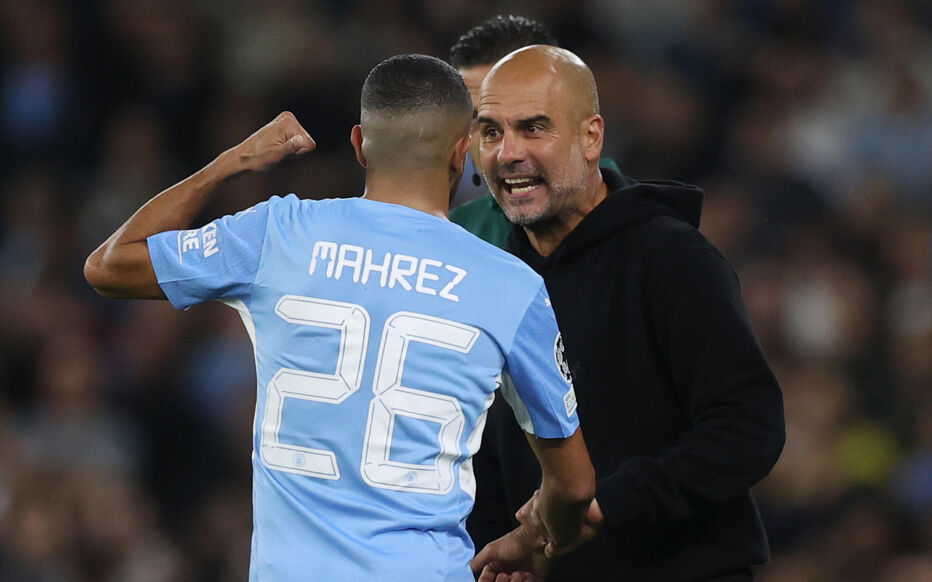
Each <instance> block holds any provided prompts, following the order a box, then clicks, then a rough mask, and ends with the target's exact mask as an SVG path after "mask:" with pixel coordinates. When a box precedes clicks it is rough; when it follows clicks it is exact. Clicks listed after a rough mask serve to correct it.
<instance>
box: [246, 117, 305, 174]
mask: <svg viewBox="0 0 932 582" xmlns="http://www.w3.org/2000/svg"><path fill="white" fill-rule="evenodd" d="M316 147H317V144H316V143H315V142H314V140H313V139H312V138H311V135H310V134H309V133H308V132H307V130H306V129H304V128H303V127H301V124H300V123H298V120H297V118H296V117H295V116H294V114H293V113H291V112H290V111H283V112H281V113H279V114H278V117H276V118H275V119H273V120H272V121H270V122H269V123H267V124H266V125H265V126H263V127H262V128H260V129H259V130H258V131H257V132H255V133H254V134H252V135H251V136H249V137H247V138H246V139H245V140H243V142H242V143H240V144H239V145H237V146H236V147H234V148H233V150H232V153H234V154H235V155H234V158H235V159H236V161H237V163H238V164H239V165H240V169H242V170H252V171H254V172H263V171H265V170H268V169H269V168H271V167H272V166H275V165H276V164H278V163H279V162H281V161H282V160H284V159H285V158H287V157H290V156H300V155H303V154H306V153H307V152H309V151H312V150H314V149H315V148H316Z"/></svg>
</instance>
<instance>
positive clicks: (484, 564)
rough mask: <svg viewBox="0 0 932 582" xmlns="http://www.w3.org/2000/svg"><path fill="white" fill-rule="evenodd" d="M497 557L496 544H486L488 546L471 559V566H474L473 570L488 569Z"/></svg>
mask: <svg viewBox="0 0 932 582" xmlns="http://www.w3.org/2000/svg"><path fill="white" fill-rule="evenodd" d="M497 557H498V556H497V554H496V552H495V548H494V546H493V545H492V544H486V546H485V547H484V548H482V550H481V551H480V552H479V553H478V554H476V555H475V556H473V559H472V560H470V561H469V567H470V568H472V571H473V572H478V571H479V570H487V569H488V566H489V565H491V564H494V563H495V559H496V558H497Z"/></svg>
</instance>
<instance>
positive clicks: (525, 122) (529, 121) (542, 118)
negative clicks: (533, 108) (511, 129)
mask: <svg viewBox="0 0 932 582" xmlns="http://www.w3.org/2000/svg"><path fill="white" fill-rule="evenodd" d="M550 121H551V119H550V117H548V116H546V115H544V114H543V113H539V114H537V115H534V116H532V117H525V118H524V119H519V120H517V121H516V122H515V125H517V126H518V127H527V126H529V125H533V124H535V123H540V122H543V123H544V124H549V123H550Z"/></svg>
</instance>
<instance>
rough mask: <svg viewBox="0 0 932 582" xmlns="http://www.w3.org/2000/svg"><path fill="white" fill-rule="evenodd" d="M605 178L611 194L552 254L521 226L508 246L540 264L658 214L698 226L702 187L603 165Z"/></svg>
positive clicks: (595, 242) (575, 251) (532, 261)
mask: <svg viewBox="0 0 932 582" xmlns="http://www.w3.org/2000/svg"><path fill="white" fill-rule="evenodd" d="M602 179H603V180H604V181H605V184H606V185H607V186H608V190H609V194H608V197H607V198H606V199H605V200H603V201H602V202H601V203H600V204H599V205H598V206H596V207H595V208H593V209H592V212H590V213H589V214H587V215H586V217H585V218H583V219H582V221H581V222H580V223H579V224H578V225H577V226H576V228H575V229H573V231H572V232H571V233H570V234H568V235H567V236H566V238H565V239H563V242H561V243H560V245H559V246H558V247H557V248H556V249H555V250H554V252H553V253H552V254H551V255H550V256H548V257H541V256H540V255H538V254H537V252H536V251H534V249H533V247H531V244H530V242H528V239H527V235H526V234H525V233H524V230H523V229H521V228H514V229H512V232H511V237H510V239H509V246H511V248H514V249H517V250H518V253H517V254H518V256H520V257H521V258H522V259H524V260H525V261H527V262H529V263H531V266H532V267H534V268H537V267H538V266H543V265H544V263H552V262H553V261H557V260H560V259H562V258H565V257H567V256H571V255H573V254H575V253H577V252H579V251H581V250H583V249H586V248H588V247H590V246H592V245H595V244H598V243H599V242H600V241H602V240H604V239H605V238H608V237H610V236H614V235H616V234H618V233H619V232H622V231H625V230H627V229H629V228H631V227H633V226H635V225H637V224H639V223H642V222H644V221H647V220H650V219H652V218H654V217H657V216H668V217H671V218H674V219H676V220H680V221H683V222H686V223H689V224H690V225H692V226H693V227H694V228H699V218H700V216H701V215H702V199H703V193H702V190H701V189H700V188H699V187H697V186H692V185H690V184H683V183H681V182H675V181H672V180H656V181H638V180H633V179H631V178H628V177H627V176H624V175H622V174H621V173H619V172H615V171H613V170H610V169H605V168H602ZM534 263H537V264H534Z"/></svg>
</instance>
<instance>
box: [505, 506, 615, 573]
mask: <svg viewBox="0 0 932 582" xmlns="http://www.w3.org/2000/svg"><path fill="white" fill-rule="evenodd" d="M539 499H540V489H538V490H537V491H535V492H534V495H532V496H531V498H530V499H528V500H527V502H525V504H524V505H522V506H521V508H520V509H519V510H518V511H517V512H516V513H515V519H517V520H518V522H519V523H521V524H522V525H525V526H527V527H528V528H529V529H530V530H531V531H541V532H544V535H546V529H545V528H544V524H543V521H542V520H541V517H540V511H539V508H538V503H537V502H538V500H539ZM604 520H605V517H604V516H603V515H602V508H601V507H599V502H598V500H597V499H595V498H593V499H592V502H591V503H590V504H589V508H588V509H587V510H586V516H585V518H584V519H583V524H582V529H581V530H580V534H579V539H578V540H577V543H575V544H573V545H572V546H561V547H559V548H558V547H555V546H554V543H553V540H552V539H547V540H546V542H547V544H546V546H545V548H544V554H545V555H546V556H547V557H548V558H552V557H553V556H558V555H561V554H565V553H567V552H570V551H572V550H574V549H576V548H578V547H579V546H580V545H582V544H584V543H586V542H588V541H589V540H591V539H592V538H594V537H595V536H597V535H598V534H599V530H600V529H601V528H602V522H603V521H604Z"/></svg>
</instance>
